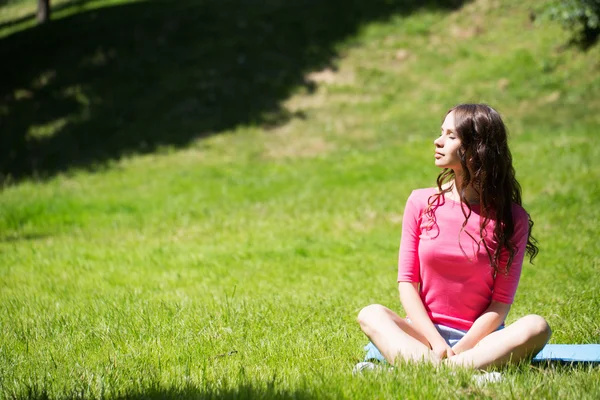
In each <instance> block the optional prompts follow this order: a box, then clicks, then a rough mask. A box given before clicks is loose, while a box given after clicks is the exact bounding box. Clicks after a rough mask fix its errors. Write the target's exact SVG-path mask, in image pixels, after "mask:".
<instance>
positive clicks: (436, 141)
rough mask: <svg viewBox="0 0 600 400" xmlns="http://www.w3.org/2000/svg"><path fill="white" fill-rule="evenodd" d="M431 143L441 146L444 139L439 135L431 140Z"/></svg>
mask: <svg viewBox="0 0 600 400" xmlns="http://www.w3.org/2000/svg"><path fill="white" fill-rule="evenodd" d="M433 144H434V145H435V147H442V146H443V145H444V141H443V139H442V137H441V136H440V137H438V138H437V139H435V140H434V141H433Z"/></svg>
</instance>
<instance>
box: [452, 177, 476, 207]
mask: <svg viewBox="0 0 600 400" xmlns="http://www.w3.org/2000/svg"><path fill="white" fill-rule="evenodd" d="M463 189H464V195H465V198H466V200H467V202H468V203H472V204H478V203H479V194H478V193H477V191H476V190H475V188H474V187H473V186H472V185H468V186H466V187H465V186H464V184H463V177H462V175H461V174H457V173H455V174H454V184H453V185H452V196H453V197H454V198H455V199H456V200H458V201H460V200H461V197H460V192H461V191H462V190H463Z"/></svg>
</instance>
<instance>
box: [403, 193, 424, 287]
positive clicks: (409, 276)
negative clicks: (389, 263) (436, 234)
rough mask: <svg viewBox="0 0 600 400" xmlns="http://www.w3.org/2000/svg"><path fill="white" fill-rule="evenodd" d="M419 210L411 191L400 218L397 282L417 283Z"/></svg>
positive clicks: (418, 276) (418, 278)
mask: <svg viewBox="0 0 600 400" xmlns="http://www.w3.org/2000/svg"><path fill="white" fill-rule="evenodd" d="M420 214H421V210H420V207H418V202H417V195H416V193H415V192H414V191H413V192H412V193H411V195H410V196H409V197H408V200H407V201H406V207H404V215H403V217H402V237H401V239H400V252H399V254H398V282H419V281H420V273H419V235H420V232H419V229H420V228H419V227H420V220H421V215H420Z"/></svg>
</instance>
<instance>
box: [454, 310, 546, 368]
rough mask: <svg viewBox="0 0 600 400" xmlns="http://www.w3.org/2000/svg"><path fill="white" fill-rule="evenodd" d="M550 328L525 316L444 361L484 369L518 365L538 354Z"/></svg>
mask: <svg viewBox="0 0 600 400" xmlns="http://www.w3.org/2000/svg"><path fill="white" fill-rule="evenodd" d="M550 335H551V331H550V326H548V323H547V322H546V320H545V319H544V318H542V317H540V316H539V315H534V314H532V315H527V316H525V317H523V318H521V319H519V320H517V321H516V322H514V323H513V324H511V325H509V326H507V327H506V328H504V329H502V330H499V331H496V332H492V333H490V334H489V335H487V336H486V337H484V338H483V339H481V341H480V342H479V343H477V345H476V346H475V347H473V348H472V349H470V350H467V351H465V352H462V353H460V354H457V355H455V356H452V357H450V358H449V359H447V361H446V362H447V363H448V365H456V366H463V367H471V368H477V369H486V368H489V367H499V366H502V365H506V364H509V363H515V364H516V363H518V362H519V361H521V360H524V359H526V358H529V357H531V356H532V355H535V354H536V353H537V352H539V351H540V350H541V349H542V348H543V347H544V346H545V345H546V343H547V342H548V340H549V339H550Z"/></svg>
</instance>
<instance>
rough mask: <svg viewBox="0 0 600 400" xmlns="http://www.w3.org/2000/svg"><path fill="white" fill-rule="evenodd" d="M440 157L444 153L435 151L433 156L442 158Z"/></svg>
mask: <svg viewBox="0 0 600 400" xmlns="http://www.w3.org/2000/svg"><path fill="white" fill-rule="evenodd" d="M442 157H444V155H443V154H442V153H438V152H436V153H435V158H442Z"/></svg>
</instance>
